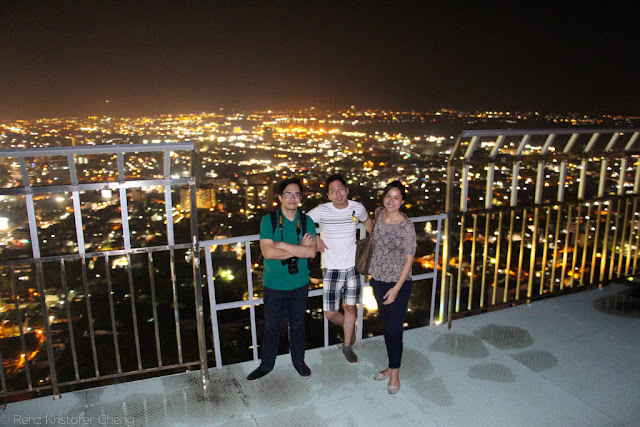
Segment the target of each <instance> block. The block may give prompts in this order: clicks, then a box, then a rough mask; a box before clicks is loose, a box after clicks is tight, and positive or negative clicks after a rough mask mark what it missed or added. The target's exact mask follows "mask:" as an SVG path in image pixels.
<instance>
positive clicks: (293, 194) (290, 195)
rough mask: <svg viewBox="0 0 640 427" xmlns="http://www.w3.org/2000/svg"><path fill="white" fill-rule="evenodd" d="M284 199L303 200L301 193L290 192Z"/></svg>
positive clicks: (285, 194)
mask: <svg viewBox="0 0 640 427" xmlns="http://www.w3.org/2000/svg"><path fill="white" fill-rule="evenodd" d="M284 197H286V198H287V199H292V198H294V199H301V198H302V194H300V193H290V192H288V191H287V192H286V193H284Z"/></svg>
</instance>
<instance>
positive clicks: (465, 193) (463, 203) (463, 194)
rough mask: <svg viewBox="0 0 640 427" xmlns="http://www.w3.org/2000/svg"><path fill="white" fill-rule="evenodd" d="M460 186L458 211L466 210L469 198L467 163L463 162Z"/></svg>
mask: <svg viewBox="0 0 640 427" xmlns="http://www.w3.org/2000/svg"><path fill="white" fill-rule="evenodd" d="M461 182H462V187H461V191H460V212H462V213H464V212H466V211H467V199H468V198H469V163H465V164H464V167H463V168H462V178H461Z"/></svg>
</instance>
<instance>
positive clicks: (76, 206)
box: [67, 154, 85, 254]
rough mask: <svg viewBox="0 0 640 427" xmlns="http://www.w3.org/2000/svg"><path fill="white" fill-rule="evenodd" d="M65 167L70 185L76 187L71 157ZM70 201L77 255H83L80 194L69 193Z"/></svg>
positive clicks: (76, 182) (74, 165) (75, 176)
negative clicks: (67, 168) (71, 202)
mask: <svg viewBox="0 0 640 427" xmlns="http://www.w3.org/2000/svg"><path fill="white" fill-rule="evenodd" d="M67 165H68V166H69V177H70V178H71V185H72V186H74V187H75V186H77V185H78V174H77V172H76V163H75V161H74V158H73V155H72V154H69V155H67ZM71 199H72V200H73V217H74V219H75V225H76V239H77V242H78V253H79V254H84V253H85V246H84V231H83V229H82V210H81V207H80V192H79V191H77V190H74V191H72V192H71Z"/></svg>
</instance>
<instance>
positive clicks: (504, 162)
mask: <svg viewBox="0 0 640 427" xmlns="http://www.w3.org/2000/svg"><path fill="white" fill-rule="evenodd" d="M639 132H640V131H639V130H638V129H566V130H561V129H548V130H489V131H486V130H484V131H465V132H463V133H462V134H461V135H460V136H459V137H458V139H457V141H456V145H455V147H454V149H453V150H452V152H451V155H450V158H449V161H448V166H447V204H446V212H447V215H448V219H447V224H446V226H445V227H446V229H447V239H445V247H444V265H446V266H448V269H449V271H450V273H451V278H452V281H451V295H452V296H454V302H453V306H454V307H453V310H452V313H453V312H455V313H461V312H464V311H473V310H478V309H484V308H486V307H490V306H495V305H498V304H505V303H507V304H510V303H517V302H519V301H530V300H531V299H535V298H538V297H542V296H544V295H546V294H551V293H557V292H559V291H563V290H566V289H570V288H575V287H580V286H585V285H595V284H602V283H605V282H607V281H609V280H613V279H618V278H622V277H625V276H628V275H632V274H635V273H636V272H637V263H638V243H639V239H640V232H639V226H638V225H639V219H640V217H639V213H638V196H639V190H640V161H639V156H640V147H638V144H637V142H638V135H639ZM446 281H447V278H446V275H443V276H442V281H441V286H442V288H443V289H444V288H445V287H446V286H447V283H446ZM444 296H445V293H444V292H442V293H441V298H442V301H441V304H444ZM452 313H450V314H452Z"/></svg>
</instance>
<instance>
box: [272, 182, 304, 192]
mask: <svg viewBox="0 0 640 427" xmlns="http://www.w3.org/2000/svg"><path fill="white" fill-rule="evenodd" d="M289 184H296V185H297V186H298V188H300V194H303V192H304V189H303V188H302V183H301V182H300V180H299V179H298V178H287V179H285V180H284V181H282V182H281V183H280V187H279V192H278V194H280V195H282V193H284V189H285V188H287V185H289Z"/></svg>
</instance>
